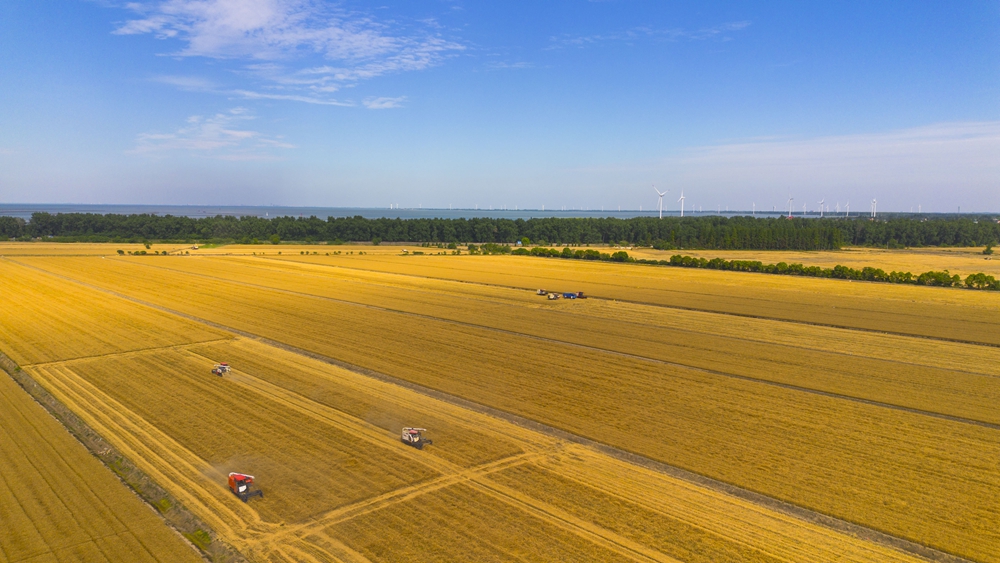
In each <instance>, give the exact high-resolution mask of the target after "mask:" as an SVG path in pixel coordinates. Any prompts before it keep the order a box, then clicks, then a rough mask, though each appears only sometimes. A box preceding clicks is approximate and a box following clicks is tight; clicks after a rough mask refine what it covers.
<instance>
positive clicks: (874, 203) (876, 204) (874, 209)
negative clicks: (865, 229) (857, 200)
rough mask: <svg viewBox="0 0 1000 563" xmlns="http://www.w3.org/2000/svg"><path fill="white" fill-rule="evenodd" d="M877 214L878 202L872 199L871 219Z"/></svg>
mask: <svg viewBox="0 0 1000 563" xmlns="http://www.w3.org/2000/svg"><path fill="white" fill-rule="evenodd" d="M877 212H878V200H877V199H875V198H872V218H874V217H876V216H877V215H878V213H877Z"/></svg>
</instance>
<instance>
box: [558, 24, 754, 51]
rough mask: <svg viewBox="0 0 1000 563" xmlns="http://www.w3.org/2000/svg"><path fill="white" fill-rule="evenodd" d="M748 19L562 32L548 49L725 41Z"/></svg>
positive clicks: (744, 26)
mask: <svg viewBox="0 0 1000 563" xmlns="http://www.w3.org/2000/svg"><path fill="white" fill-rule="evenodd" d="M750 24H751V22H749V21H734V22H726V23H723V24H720V25H715V26H711V27H703V28H700V29H694V30H691V29H683V28H669V29H659V28H652V27H634V28H631V29H628V30H625V31H622V32H618V33H609V34H594V35H570V34H564V35H559V36H553V37H550V38H549V41H550V45H549V47H548V48H549V49H559V48H564V47H578V48H583V47H586V46H588V45H595V44H598V43H607V42H631V41H639V40H658V41H705V40H709V39H715V40H722V41H726V40H729V39H731V38H732V36H731V35H730V33H731V32H736V31H741V30H743V29H746V28H747V27H750Z"/></svg>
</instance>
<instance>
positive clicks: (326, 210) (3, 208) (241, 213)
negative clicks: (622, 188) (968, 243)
mask: <svg viewBox="0 0 1000 563" xmlns="http://www.w3.org/2000/svg"><path fill="white" fill-rule="evenodd" d="M43 211H44V212H48V213H97V214H102V215H104V214H109V213H115V214H120V215H133V214H143V213H145V214H150V215H173V216H175V217H192V218H200V217H215V216H217V215H231V216H234V217H264V218H274V217H312V216H314V215H315V216H316V217H319V218H320V219H326V218H328V217H354V216H356V215H360V216H362V217H364V218H366V219H380V218H389V219H396V218H399V219H433V218H440V219H471V218H474V217H492V218H495V219H501V218H503V219H534V218H541V217H616V218H619V219H629V218H632V217H656V216H657V215H658V212H657V211H656V210H652V211H649V210H642V211H639V210H636V209H623V210H622V211H617V210H615V211H612V210H607V211H604V210H600V209H576V210H565V211H562V210H555V211H553V210H548V209H546V210H541V209H520V210H516V211H515V210H510V209H501V210H497V209H493V210H490V209H428V208H423V209H420V208H416V209H413V208H407V209H389V208H386V207H381V208H376V207H279V206H274V207H269V206H239V205H82V204H81V205H75V204H48V203H39V204H33V203H0V216H10V217H20V218H22V219H25V220H28V219H31V214H32V213H35V212H43ZM750 214H751V213H750V212H749V211H732V212H729V211H727V212H723V213H717V212H715V211H705V212H698V211H691V210H689V209H685V210H684V215H685V216H698V217H701V216H708V215H720V216H723V217H735V216H740V215H750ZM679 215H680V212H679V211H677V210H672V211H664V212H663V216H664V217H677V216H679ZM781 215H782V213H781V212H780V211H779V212H770V211H768V212H762V211H758V212H757V216H758V217H779V216H781ZM796 215H797V216H798V215H799V214H798V213H796ZM809 215H810V216H813V215H815V216H818V215H819V214H818V213H810V214H809Z"/></svg>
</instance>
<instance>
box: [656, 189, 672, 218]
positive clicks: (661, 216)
mask: <svg viewBox="0 0 1000 563" xmlns="http://www.w3.org/2000/svg"><path fill="white" fill-rule="evenodd" d="M653 191H654V192H656V194H657V195H658V196H660V219H663V196H665V195H667V194H668V193H670V190H667V191H665V192H661V191H660V190H658V189H656V186H653Z"/></svg>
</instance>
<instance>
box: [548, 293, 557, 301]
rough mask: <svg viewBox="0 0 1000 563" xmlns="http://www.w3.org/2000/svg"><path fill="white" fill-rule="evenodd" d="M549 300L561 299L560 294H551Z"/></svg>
mask: <svg viewBox="0 0 1000 563" xmlns="http://www.w3.org/2000/svg"><path fill="white" fill-rule="evenodd" d="M549 299H550V300H551V299H559V294H558V293H550V294H549Z"/></svg>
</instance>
